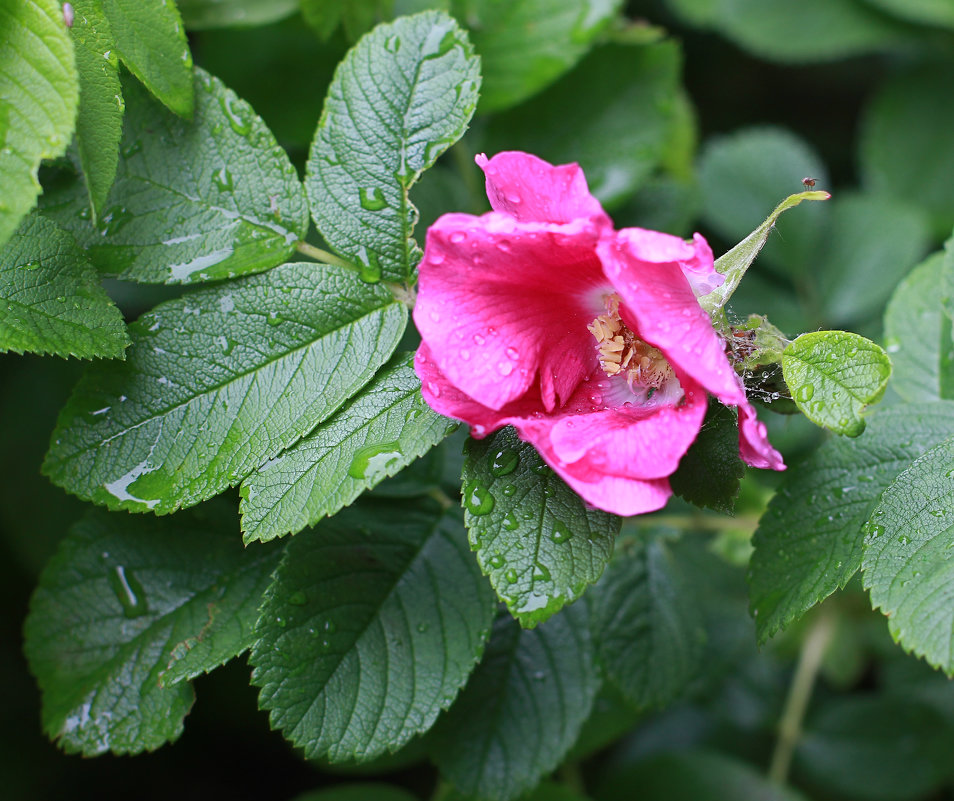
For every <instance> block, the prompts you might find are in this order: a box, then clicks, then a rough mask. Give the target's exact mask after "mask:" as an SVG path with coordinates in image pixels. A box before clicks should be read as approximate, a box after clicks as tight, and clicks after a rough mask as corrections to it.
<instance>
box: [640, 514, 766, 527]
mask: <svg viewBox="0 0 954 801" xmlns="http://www.w3.org/2000/svg"><path fill="white" fill-rule="evenodd" d="M629 522H630V523H632V524H634V525H637V526H670V527H671V528H677V529H692V530H693V531H735V530H738V529H743V530H746V531H747V530H749V529H751V530H752V531H755V529H756V528H758V524H759V519H758V517H757V516H756V515H741V516H739V517H715V516H714V515H711V516H710V515H651V516H646V517H642V518H638V519H636V520H631V521H629Z"/></svg>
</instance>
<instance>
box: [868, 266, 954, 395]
mask: <svg viewBox="0 0 954 801" xmlns="http://www.w3.org/2000/svg"><path fill="white" fill-rule="evenodd" d="M949 273H954V264H952V263H951V260H950V259H948V260H945V256H944V254H941V253H936V254H934V255H933V256H930V257H929V258H928V259H926V260H925V261H924V262H923V263H921V264H919V265H918V266H917V267H916V268H915V269H914V270H912V271H911V274H910V275H908V277H907V278H905V279H904V280H903V281H902V282H901V283H900V284H899V285H898V287H897V289H895V291H894V294H893V295H892V296H891V300H890V301H889V302H888V307H887V308H886V309H885V313H884V343H885V349H886V350H887V352H888V353H889V354H891V363H892V365H893V366H894V370H893V372H892V375H891V385H890V386H891V389H892V390H893V391H894V392H895V393H897V394H898V395H899V396H900V397H901V398H902V399H904V400H906V401H909V402H911V403H914V402H917V401H929V400H937V399H939V398H954V353H952V350H954V339H952V336H951V319H950V317H948V316H947V315H946V314H945V310H944V303H945V297H948V294H947V293H948V291H949V290H947V289H946V288H945V283H946V280H947V277H948V274H949ZM939 288H940V289H941V291H940V292H939Z"/></svg>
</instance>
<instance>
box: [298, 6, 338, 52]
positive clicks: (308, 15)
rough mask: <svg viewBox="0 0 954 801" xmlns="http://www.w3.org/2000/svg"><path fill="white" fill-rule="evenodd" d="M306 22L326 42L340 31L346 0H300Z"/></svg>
mask: <svg viewBox="0 0 954 801" xmlns="http://www.w3.org/2000/svg"><path fill="white" fill-rule="evenodd" d="M300 2H301V15H302V17H304V19H305V22H306V23H307V24H308V25H309V26H310V27H311V28H312V30H314V32H315V33H317V34H318V38H319V39H321V41H323V42H326V41H328V39H329V38H331V34H333V33H334V32H335V31H336V30H337V29H338V24H339V23H340V22H341V11H342V9H343V7H344V0H300Z"/></svg>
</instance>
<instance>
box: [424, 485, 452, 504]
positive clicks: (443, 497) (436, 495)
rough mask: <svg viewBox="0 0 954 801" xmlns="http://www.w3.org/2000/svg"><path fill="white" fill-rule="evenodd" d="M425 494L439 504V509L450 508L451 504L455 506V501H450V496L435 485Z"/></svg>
mask: <svg viewBox="0 0 954 801" xmlns="http://www.w3.org/2000/svg"><path fill="white" fill-rule="evenodd" d="M427 494H428V495H429V496H430V497H432V498H433V499H434V500H435V501H437V502H438V503H439V504H440V505H441V509H450V508H451V507H452V506H456V502H455V501H452V500H451V499H450V496H449V495H448V494H447V493H446V492H444V490H442V489H440V488H439V487H435V488H434V489H432V490H431V491H430V492H428V493H427Z"/></svg>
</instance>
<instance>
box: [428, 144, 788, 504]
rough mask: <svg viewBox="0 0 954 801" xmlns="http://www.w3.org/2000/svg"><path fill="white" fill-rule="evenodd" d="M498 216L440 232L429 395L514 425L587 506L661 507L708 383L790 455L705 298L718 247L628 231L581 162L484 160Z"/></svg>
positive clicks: (714, 280)
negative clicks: (759, 413) (734, 361)
mask: <svg viewBox="0 0 954 801" xmlns="http://www.w3.org/2000/svg"><path fill="white" fill-rule="evenodd" d="M477 163H478V165H479V166H480V167H481V168H482V169H483V170H484V173H485V176H486V184H487V196H488V198H489V199H490V204H491V206H492V208H493V211H491V212H489V213H487V214H483V215H481V216H473V215H470V214H445V215H444V216H442V217H441V218H440V219H438V220H437V221H436V222H435V223H434V225H432V226H431V228H430V229H429V230H428V232H427V242H426V247H425V252H424V257H423V260H422V261H421V265H420V284H419V295H418V299H417V304H416V306H415V309H414V320H415V322H416V324H417V327H418V330H419V331H420V334H421V337H422V340H423V342H422V344H421V346H420V348H419V350H418V352H417V357H416V360H415V366H416V369H417V372H418V375H419V376H420V378H421V381H422V385H423V393H424V398H425V399H426V400H427V402H428V404H430V406H431V407H432V408H433V409H435V410H436V411H438V412H440V413H441V414H444V415H447V416H448V417H453V418H456V419H459V420H463V421H464V422H466V423H468V424H469V425H470V427H471V434H472V435H473V436H475V437H482V436H486V435H487V434H489V433H490V432H492V431H494V430H496V429H498V428H501V427H502V426H505V425H513V426H514V427H515V428H516V430H517V431H518V432H519V435H520V436H521V437H522V438H523V439H524V440H526V441H528V442H530V443H532V444H533V445H534V447H536V449H537V450H538V451H539V453H540V455H541V456H542V457H543V459H544V460H545V461H546V462H547V463H548V464H549V465H550V466H551V467H552V468H553V469H554V470H555V471H556V472H557V473H558V474H559V475H560V476H561V477H562V478H563V479H564V480H565V481H566V482H567V483H568V484H569V485H570V486H571V487H573V489H574V490H575V491H576V492H577V493H579V495H580V496H582V497H583V498H584V499H585V500H586V501H587V502H589V503H590V504H592V505H593V506H596V507H598V508H601V509H604V510H606V511H609V512H614V513H617V514H622V515H633V514H640V513H643V512H649V511H653V510H655V509H659V508H661V507H662V506H663V505H664V504H665V503H666V500H667V499H668V498H669V496H670V495H671V494H672V491H671V489H670V486H669V480H668V477H669V476H670V475H671V474H672V473H673V472H674V471H675V470H676V468H677V467H678V465H679V460H680V459H681V458H682V456H683V454H685V452H686V450H687V449H688V448H689V446H690V445H691V444H692V442H693V440H694V439H695V437H696V435H697V434H698V432H699V429H700V427H701V425H702V421H703V418H704V416H705V412H706V404H707V400H708V399H707V393H711V394H712V395H714V396H715V397H716V398H718V400H719V401H721V402H722V403H724V404H726V405H729V406H735V407H737V408H738V414H739V451H740V454H741V456H742V458H743V459H744V460H745V461H746V462H747V463H748V464H750V465H752V466H755V467H762V468H771V469H775V470H782V469H784V467H785V465H784V463H783V461H782V457H781V456H780V455H779V453H778V452H777V451H776V450H775V449H774V448H773V447H772V446H771V445H770V444H769V442H768V439H767V437H766V430H765V426H764V424H762V423H760V422H759V421H758V420H757V419H756V417H755V412H754V410H753V408H752V406H751V404H750V403H749V402H748V401H747V400H746V397H745V390H744V388H743V386H742V382H741V380H740V379H739V377H738V376H737V375H736V373H735V372H734V370H733V369H732V366H731V364H730V363H729V360H728V358H727V356H726V353H725V345H724V342H723V340H722V338H721V337H720V336H719V334H718V333H717V332H716V331H715V330H714V329H713V327H712V323H711V320H710V319H709V316H708V315H707V314H706V312H705V311H703V309H702V308H701V307H700V305H699V303H698V300H697V298H698V297H701V296H702V295H704V294H706V293H708V292H710V291H712V289H714V288H715V287H717V286H719V284H721V283H722V276H721V275H719V274H718V273H717V272H716V271H715V268H714V265H713V257H712V250H711V249H710V247H709V245H708V244H707V243H706V241H705V239H703V237H702V236H700V235H699V234H696V235H695V236H694V238H693V240H692V241H691V242H687V241H685V240H683V239H680V238H678V237H675V236H672V235H669V234H664V233H659V232H656V231H648V230H644V229H640V228H624V229H622V230H619V231H616V230H614V228H613V223H612V221H611V220H610V218H609V217H608V216H607V214H606V213H605V212H604V211H603V209H602V207H601V206H600V204H599V202H598V201H597V200H596V198H594V197H593V196H592V195H591V194H590V192H589V189H588V188H587V184H586V179H585V177H584V175H583V172H582V170H581V169H580V168H579V166H578V165H576V164H566V165H561V166H553V165H551V164H549V163H547V162H545V161H543V160H542V159H539V158H537V157H535V156H532V155H529V154H527V153H520V152H504V153H499V154H497V155H495V156H494V157H493V158H491V159H488V158H487V157H486V156H483V155H481V156H478V157H477Z"/></svg>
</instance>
